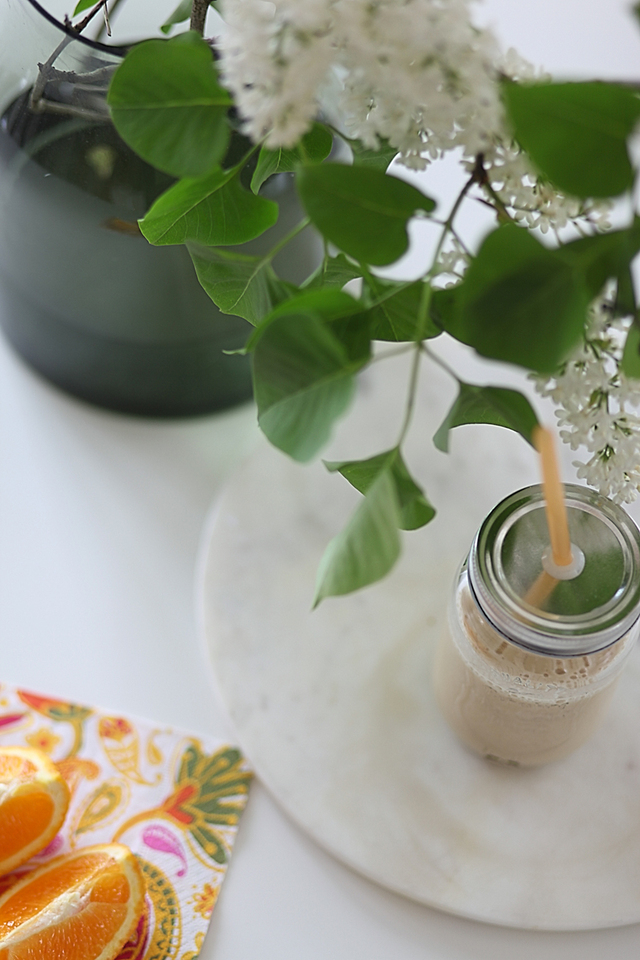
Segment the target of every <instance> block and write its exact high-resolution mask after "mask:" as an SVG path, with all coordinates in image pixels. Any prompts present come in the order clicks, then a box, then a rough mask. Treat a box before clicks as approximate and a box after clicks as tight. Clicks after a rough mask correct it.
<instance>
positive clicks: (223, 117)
mask: <svg viewBox="0 0 640 960" xmlns="http://www.w3.org/2000/svg"><path fill="white" fill-rule="evenodd" d="M107 101H108V103H109V106H110V108H111V116H112V118H113V122H114V124H115V127H116V129H117V131H118V133H119V134H120V136H121V137H122V138H123V140H125V141H126V142H127V143H128V144H129V146H130V147H132V149H133V150H135V151H136V153H138V154H140V156H141V157H142V158H143V159H144V160H146V161H147V162H148V163H150V164H152V165H153V166H154V167H157V168H158V169H159V170H163V171H164V172H165V173H170V174H172V176H174V177H201V176H203V175H204V174H206V173H208V172H209V171H210V170H212V169H213V168H214V167H215V166H216V164H217V163H218V162H219V161H220V160H221V159H222V158H223V156H224V154H225V152H226V149H227V145H228V142H229V125H228V123H227V109H228V107H229V105H230V103H231V100H230V97H229V94H228V92H227V91H226V90H224V89H223V88H222V87H221V86H220V85H219V83H218V80H217V72H216V66H215V63H214V61H213V57H212V54H211V50H210V48H209V46H208V44H207V43H205V41H204V40H203V39H202V37H199V36H198V34H197V33H195V32H193V31H189V32H188V33H182V34H180V35H179V36H177V37H174V38H173V39H172V40H147V41H146V42H145V43H141V44H138V45H137V46H135V47H133V49H132V50H130V51H129V53H128V54H127V56H126V57H125V59H124V61H123V63H122V64H121V66H120V67H119V68H118V69H117V70H116V72H115V74H114V77H113V80H112V81H111V86H110V88H109V95H108V98H107Z"/></svg>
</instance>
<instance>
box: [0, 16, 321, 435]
mask: <svg viewBox="0 0 640 960" xmlns="http://www.w3.org/2000/svg"><path fill="white" fill-rule="evenodd" d="M54 51H57V54H56V56H55V60H54V61H53V63H52V66H53V67H54V69H55V70H56V71H59V73H57V74H54V75H53V78H52V79H49V80H48V82H47V84H46V87H45V88H44V90H43V101H46V103H45V109H44V110H41V109H38V110H34V109H32V106H33V100H32V98H33V89H34V84H36V83H37V82H38V76H39V73H38V66H37V65H38V63H40V64H43V63H46V62H47V61H48V60H49V59H50V58H51V57H52V55H53V54H54ZM121 56H122V51H119V50H117V49H113V48H108V47H105V46H103V45H101V44H97V43H93V42H91V41H88V40H85V39H84V38H79V37H77V36H76V35H73V36H71V35H69V33H68V32H67V31H66V30H65V28H64V27H63V26H62V25H61V24H59V23H57V22H56V21H55V20H53V19H52V18H51V17H49V15H48V14H46V13H45V12H44V11H43V10H42V8H41V7H40V6H39V5H38V4H37V3H36V2H34V0H2V2H1V3H0V114H1V117H0V323H1V325H2V328H3V330H4V332H5V335H6V336H7V338H8V339H9V341H10V342H11V343H12V344H13V346H14V347H15V349H16V350H17V351H18V352H19V353H20V354H21V355H22V356H23V357H24V358H25V359H26V360H27V361H28V362H29V363H30V364H31V365H32V366H33V367H34V368H35V369H36V370H38V371H39V372H40V373H41V374H43V375H44V376H45V377H47V378H48V379H49V380H51V381H52V382H53V383H55V384H57V385H58V386H59V387H61V388H62V389H64V390H66V391H68V392H69V393H72V394H74V395H76V396H78V397H81V398H82V399H84V400H87V401H89V402H91V403H94V404H98V405H99V406H103V407H107V408H110V409H114V410H120V411H123V412H127V413H134V414H141V415H146V416H159V417H172V416H189V415H195V414H203V413H207V412H210V411H213V410H217V409H221V408H224V407H227V406H230V405H232V404H235V403H239V402H241V401H243V400H246V399H248V398H249V397H250V396H251V376H250V369H249V361H248V359H247V358H246V357H241V356H237V355H236V356H228V355H226V354H225V353H224V352H223V351H225V350H234V349H236V348H238V347H240V346H242V345H243V344H244V342H245V340H246V339H247V335H248V333H249V332H250V327H249V325H248V324H247V323H246V321H244V320H242V319H240V318H238V317H230V316H227V315H224V314H221V313H220V312H219V311H218V309H217V308H216V307H215V305H214V304H213V303H212V301H211V300H210V299H209V297H208V296H207V295H206V294H205V292H204V291H203V290H202V288H201V287H200V285H199V283H198V281H197V278H196V276H195V271H194V269H193V265H192V263H191V259H190V257H189V255H188V253H187V251H186V249H185V248H184V247H181V246H179V247H152V246H150V245H149V244H148V243H147V242H146V241H145V240H144V238H143V237H142V236H141V235H140V233H139V231H138V230H137V226H136V221H137V219H138V218H139V217H141V216H142V215H143V214H144V213H145V211H146V210H147V209H148V207H149V206H150V204H151V203H152V202H153V200H154V199H155V198H156V197H157V196H158V195H159V194H160V193H162V191H163V190H165V189H166V188H167V187H168V186H169V185H170V184H171V182H172V181H171V178H169V177H167V176H166V175H165V174H162V173H160V172H158V171H157V170H155V169H154V168H152V167H150V166H149V165H148V164H146V163H145V162H144V161H143V160H141V159H140V158H139V157H137V156H136V155H135V154H134V153H133V152H132V151H131V150H130V149H129V148H128V147H127V146H126V144H125V143H124V142H123V141H122V140H121V139H120V137H119V136H118V135H117V133H116V132H115V129H114V128H113V126H112V124H111V123H110V121H109V116H108V111H107V108H106V102H105V97H106V91H107V87H108V83H109V80H110V76H111V75H112V73H113V70H114V69H115V67H116V66H117V64H118V63H119V62H120V59H121ZM42 105H43V103H42V102H40V103H39V104H38V106H39V107H42ZM238 136H239V135H238ZM232 146H233V147H234V148H235V149H236V150H238V149H239V147H240V146H241V145H240V144H239V143H238V142H237V138H236V143H234V144H233V145H232ZM266 194H267V195H272V196H273V197H274V199H277V200H278V202H279V203H280V218H279V220H278V223H277V224H276V226H275V227H272V228H271V230H269V231H268V232H267V233H266V234H264V235H263V237H260V238H259V239H258V240H256V241H253V242H252V243H251V244H246V245H245V246H243V247H242V250H243V252H247V253H259V252H261V251H266V250H268V249H269V248H270V247H271V246H272V245H273V243H274V241H276V240H277V239H279V238H280V237H282V236H284V235H285V234H286V233H287V232H288V231H289V230H290V229H291V227H292V226H294V225H295V223H297V221H298V220H299V219H300V216H301V211H300V208H299V206H298V203H297V200H296V197H295V193H294V189H293V183H292V178H290V177H288V176H287V175H281V176H280V177H278V178H274V179H273V180H272V181H271V182H269V183H268V184H267V185H266ZM319 257H320V245H319V241H318V238H317V236H316V235H314V234H313V233H312V232H311V231H305V232H304V233H303V234H301V235H300V236H299V237H298V238H296V241H295V242H294V243H293V244H291V245H289V246H287V247H286V248H285V249H284V250H283V251H282V252H281V253H280V254H279V256H278V258H277V259H276V261H275V263H274V266H275V267H276V269H277V271H278V272H279V273H280V275H281V276H283V277H284V278H285V279H287V280H291V281H292V282H301V281H302V280H303V279H304V277H305V276H307V275H308V274H309V273H311V272H312V270H313V269H314V268H315V266H316V265H317V263H318V260H319Z"/></svg>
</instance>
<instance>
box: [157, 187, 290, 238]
mask: <svg viewBox="0 0 640 960" xmlns="http://www.w3.org/2000/svg"><path fill="white" fill-rule="evenodd" d="M277 219H278V204H277V203H274V202H273V201H272V200H265V198H264V197H256V196H254V195H253V194H252V193H250V192H249V191H248V190H245V189H244V187H243V186H242V185H241V183H240V177H239V176H238V173H237V171H235V170H226V171H225V170H221V169H220V168H218V169H217V170H214V171H213V173H210V174H208V175H207V176H206V177H200V178H199V179H196V180H192V179H184V180H179V181H178V182H177V183H176V184H174V185H173V186H172V187H169V189H168V190H166V191H165V193H163V194H162V195H161V196H160V197H158V199H157V200H156V202H155V203H154V204H153V206H152V207H151V209H150V210H149V211H148V213H147V215H146V216H145V217H144V219H143V220H141V221H140V230H141V231H142V234H143V236H145V237H146V238H147V240H148V241H149V243H155V244H158V245H166V244H175V243H187V242H192V243H201V244H205V245H207V246H216V245H218V244H231V245H234V244H238V243H246V242H247V241H248V240H253V239H255V237H259V236H260V234H261V233H264V231H265V230H268V229H269V227H272V226H273V224H274V223H275V222H276V220H277Z"/></svg>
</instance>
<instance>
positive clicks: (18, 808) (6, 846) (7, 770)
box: [0, 747, 69, 876]
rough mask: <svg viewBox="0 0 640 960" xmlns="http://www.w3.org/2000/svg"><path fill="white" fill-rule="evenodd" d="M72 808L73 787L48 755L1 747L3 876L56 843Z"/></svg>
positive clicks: (0, 864)
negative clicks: (69, 809) (56, 838)
mask: <svg viewBox="0 0 640 960" xmlns="http://www.w3.org/2000/svg"><path fill="white" fill-rule="evenodd" d="M68 806H69V788H68V786H67V784H66V782H65V780H64V779H63V777H62V776H61V774H60V772H59V771H58V770H57V769H56V766H55V764H53V763H52V761H51V760H50V759H49V757H48V756H47V755H46V753H42V751H41V750H31V749H29V748H28V747H2V748H0V876H2V875H3V874H5V873H9V872H10V871H11V870H14V869H15V868H16V867H18V866H20V864H21V863H25V862H26V861H27V860H28V859H29V857H32V856H33V855H34V854H35V853H38V851H40V850H43V849H44V848H45V847H46V846H47V844H48V843H50V842H51V841H52V840H53V838H54V837H55V835H56V833H57V832H58V830H59V829H60V827H61V826H62V823H63V821H64V818H65V814H66V812H67V807H68Z"/></svg>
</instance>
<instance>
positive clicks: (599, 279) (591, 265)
mask: <svg viewBox="0 0 640 960" xmlns="http://www.w3.org/2000/svg"><path fill="white" fill-rule="evenodd" d="M638 251H640V218H638V217H634V220H633V223H632V225H631V226H630V227H629V228H628V229H626V230H612V231H611V232H610V233H601V234H597V235H596V236H593V237H582V238H581V239H580V240H574V241H573V242H572V243H567V244H565V245H564V246H562V247H560V248H559V249H558V255H559V256H560V257H561V258H562V259H564V260H566V261H567V263H569V264H571V265H572V266H574V267H576V268H577V269H578V270H580V271H581V273H582V275H583V277H584V280H585V283H586V285H587V288H588V291H589V296H590V297H591V298H592V297H596V296H597V295H598V294H599V293H600V291H601V290H602V288H603V286H604V284H605V283H606V281H607V280H615V281H616V288H617V294H616V309H617V311H618V313H620V314H621V315H622V316H627V315H628V314H630V313H634V312H635V309H636V301H635V294H634V290H633V281H632V279H631V263H632V261H633V260H634V258H635V257H636V255H637V253H638Z"/></svg>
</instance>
